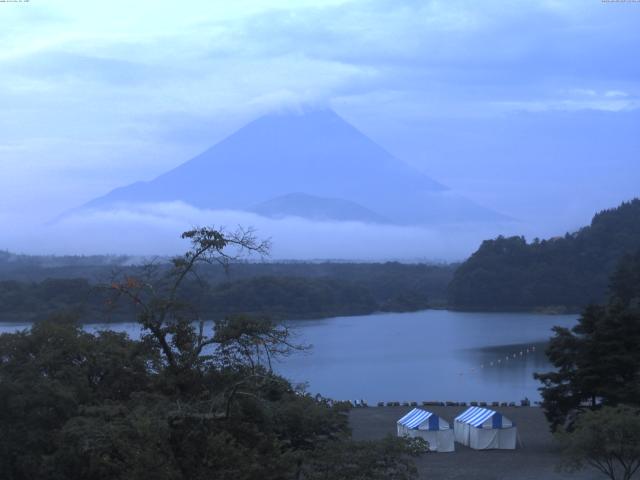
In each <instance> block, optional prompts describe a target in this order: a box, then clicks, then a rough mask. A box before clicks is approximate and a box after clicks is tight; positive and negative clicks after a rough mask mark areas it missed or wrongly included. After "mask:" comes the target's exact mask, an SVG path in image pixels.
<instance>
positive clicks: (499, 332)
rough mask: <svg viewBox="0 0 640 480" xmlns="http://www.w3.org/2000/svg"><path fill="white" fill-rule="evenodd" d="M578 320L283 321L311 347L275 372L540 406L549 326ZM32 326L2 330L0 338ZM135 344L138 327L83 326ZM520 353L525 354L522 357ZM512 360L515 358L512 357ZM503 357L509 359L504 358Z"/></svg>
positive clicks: (428, 315)
mask: <svg viewBox="0 0 640 480" xmlns="http://www.w3.org/2000/svg"><path fill="white" fill-rule="evenodd" d="M576 319H577V315H543V314H536V313H468V312H454V311H448V310H427V311H421V312H413V313H385V314H374V315H363V316H354V317H334V318H326V319H319V320H300V321H288V322H286V323H287V325H289V326H290V327H292V329H293V331H294V334H295V340H296V342H298V343H304V344H309V345H311V347H312V348H311V349H310V350H309V351H307V352H304V353H296V354H295V355H293V356H292V357H289V358H287V359H285V360H283V361H281V362H279V363H277V364H276V365H275V369H276V370H278V372H279V373H281V374H282V375H284V376H285V377H287V378H289V379H290V380H291V381H292V382H294V383H302V382H308V389H309V391H310V392H312V393H314V394H315V393H321V394H322V395H324V396H327V397H332V398H335V399H342V400H346V399H350V400H354V399H358V400H359V399H364V400H366V401H367V402H369V404H372V403H376V402H378V401H385V402H387V401H423V400H443V401H445V400H453V401H467V402H468V401H473V400H476V401H501V402H502V401H519V400H521V399H522V398H524V397H525V396H526V397H528V398H529V399H530V400H532V401H535V400H539V399H540V395H539V393H538V391H537V389H538V387H539V383H538V382H537V381H535V380H534V379H533V373H534V372H544V371H548V370H549V369H550V368H551V365H550V364H549V362H548V361H547V359H546V356H545V354H544V348H545V345H546V343H547V341H548V340H549V338H550V336H551V334H552V332H551V328H552V327H553V326H554V325H560V326H564V327H569V326H571V325H573V324H574V323H575V321H576ZM28 326H29V324H26V323H23V324H19V323H11V324H1V325H0V333H4V332H9V331H15V330H18V329H20V328H27V327H28ZM86 328H87V330H89V331H96V330H100V329H105V328H111V329H113V330H118V331H126V332H128V333H129V335H131V336H132V337H134V338H137V337H138V336H139V333H140V329H139V326H138V324H136V323H114V324H108V325H106V324H105V325H99V324H94V325H88V326H87V327H86ZM520 352H522V354H520ZM514 355H515V358H514ZM507 357H508V359H507Z"/></svg>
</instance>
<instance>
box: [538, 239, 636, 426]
mask: <svg viewBox="0 0 640 480" xmlns="http://www.w3.org/2000/svg"><path fill="white" fill-rule="evenodd" d="M610 293H611V297H610V300H609V303H608V304H607V305H606V306H595V305H594V306H589V307H587V308H586V309H585V310H584V312H583V313H582V316H581V318H580V319H579V321H578V324H577V325H576V326H575V327H573V328H572V329H566V328H560V327H555V329H554V331H555V336H554V337H553V338H552V339H551V342H550V344H549V347H548V349H547V355H548V357H549V359H550V360H551V363H552V364H553V365H554V366H555V367H556V370H555V371H554V372H549V373H544V374H536V378H538V379H539V380H540V381H541V382H542V383H543V387H542V388H541V392H542V397H543V407H544V408H545V412H546V414H547V417H548V419H549V420H550V422H551V424H552V428H554V429H555V428H557V427H558V426H560V425H563V424H565V423H566V422H567V421H568V420H571V418H572V416H575V414H577V413H579V412H581V411H583V410H585V409H592V408H598V407H599V406H600V405H617V404H630V405H639V404H640V349H638V345H640V251H639V252H638V253H636V254H635V255H630V256H627V257H625V258H624V259H623V260H622V261H621V263H620V266H619V268H618V270H617V271H616V272H615V274H614V275H613V276H612V281H611V292H610Z"/></svg>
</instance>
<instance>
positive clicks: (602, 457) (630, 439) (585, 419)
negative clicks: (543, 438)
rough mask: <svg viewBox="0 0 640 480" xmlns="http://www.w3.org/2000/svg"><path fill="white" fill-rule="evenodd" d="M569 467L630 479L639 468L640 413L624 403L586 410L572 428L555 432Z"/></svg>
mask: <svg viewBox="0 0 640 480" xmlns="http://www.w3.org/2000/svg"><path fill="white" fill-rule="evenodd" d="M558 438H559V439H560V441H561V444H562V447H563V451H564V454H565V461H564V464H563V466H564V467H565V468H566V469H567V470H570V471H576V470H581V469H583V468H584V467H585V466H587V465H588V466H591V467H593V468H596V469H597V470H599V471H600V472H602V473H603V474H604V475H606V476H607V477H608V478H610V479H611V480H617V479H621V480H630V479H631V478H632V476H633V475H634V473H635V472H636V471H638V469H640V414H639V412H638V410H637V409H635V408H630V407H626V406H619V407H603V408H601V409H600V410H597V411H590V412H586V413H585V414H584V415H581V416H580V417H579V418H578V419H577V420H576V423H575V426H574V428H573V430H572V431H571V432H562V433H561V434H559V435H558Z"/></svg>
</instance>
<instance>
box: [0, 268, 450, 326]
mask: <svg viewBox="0 0 640 480" xmlns="http://www.w3.org/2000/svg"><path fill="white" fill-rule="evenodd" d="M10 258H11V259H13V257H10ZM27 258H28V259H31V260H33V261H26V260H23V259H21V257H19V259H18V260H11V261H9V260H7V261H6V262H5V263H4V264H3V262H2V258H0V279H1V278H5V280H0V318H1V319H2V320H3V321H8V320H11V321H22V320H27V321H38V320H42V319H43V318H46V317H47V316H48V315H50V314H51V313H53V312H57V311H60V310H66V311H68V312H70V313H72V314H74V315H78V316H81V318H82V320H83V321H85V322H88V321H94V322H95V321H102V322H108V321H121V320H128V319H129V318H130V311H129V310H128V309H125V308H122V306H121V305H111V307H110V309H109V315H106V314H105V303H106V302H107V300H108V299H107V298H105V295H104V291H103V290H100V289H99V288H96V286H97V285H99V284H102V283H105V282H107V281H108V279H109V278H111V276H112V272H113V270H114V268H115V267H114V265H112V264H110V263H107V260H106V259H105V261H104V262H105V264H104V265H103V264H99V265H95V266H90V265H84V264H83V263H80V262H76V263H75V264H72V265H70V266H65V265H64V264H59V263H55V262H52V263H53V265H54V266H52V267H47V268H45V267H43V266H42V265H41V264H40V263H36V262H35V259H34V258H35V257H27ZM72 258H75V257H72ZM65 261H66V260H65ZM16 262H17V263H18V265H15V263H16ZM78 263H79V265H78ZM231 265H232V268H231V269H229V271H228V273H227V274H225V273H224V269H220V268H214V266H209V265H207V264H203V265H200V268H199V275H198V278H197V279H196V278H188V279H187V280H186V281H185V282H183V283H182V284H181V287H180V288H181V291H180V296H181V298H182V299H183V300H184V301H185V302H187V303H188V304H189V305H192V306H194V307H196V308H197V309H198V311H199V312H200V313H201V314H202V315H206V316H207V317H208V318H220V317H224V316H225V315H228V314H233V313H251V314H256V315H268V316H270V317H272V318H277V319H290V318H294V319H302V318H320V317H328V316H338V315H364V314H369V313H372V312H376V311H415V310H421V309H425V308H429V307H431V306H441V305H443V303H444V298H445V290H446V285H447V284H448V283H449V281H450V279H451V276H452V273H453V270H454V266H449V265H443V266H438V265H425V264H415V265H407V264H400V263H395V262H389V263H380V264H365V263H363V264H354V263H302V262H300V263H266V262H261V263H247V262H231ZM171 266H172V264H170V263H169V262H168V261H166V259H158V260H157V261H155V262H154V263H153V269H154V270H155V273H156V274H160V273H167V271H168V270H169V269H170V268H171ZM115 270H116V271H117V272H118V275H119V276H120V277H124V276H129V277H132V278H144V277H145V276H147V275H148V273H149V272H148V271H147V270H148V265H147V267H143V266H140V265H136V266H119V267H117V268H115ZM71 275H73V278H67V277H69V276H71ZM27 278H29V279H31V278H33V279H40V280H38V281H33V280H26V279H27Z"/></svg>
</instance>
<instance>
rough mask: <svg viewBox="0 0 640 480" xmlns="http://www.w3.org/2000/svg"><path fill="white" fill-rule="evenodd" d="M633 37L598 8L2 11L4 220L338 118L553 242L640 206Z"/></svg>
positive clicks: (627, 26) (242, 4)
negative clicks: (240, 132) (235, 137)
mask: <svg viewBox="0 0 640 480" xmlns="http://www.w3.org/2000/svg"><path fill="white" fill-rule="evenodd" d="M639 27H640V3H631V2H629V3H607V2H602V1H601V0H540V1H504V0H501V1H497V0H485V1H479V0H470V1H461V0H446V1H445V0H443V1H429V0H422V1H415V2H412V1H401V0H372V1H359V0H353V1H349V0H343V1H331V0H322V1H306V0H304V1H303V0H291V1H285V0H281V1H276V0H252V1H250V0H234V1H233V2H230V1H211V0H202V1H200V0H191V1H189V2H177V1H174V2H169V1H167V2H158V1H156V0H153V1H152V0H137V1H135V2H131V1H119V0H111V1H109V2H87V1H71V0H64V1H63V0H59V1H55V2H53V1H45V0H31V1H29V2H28V3H0V42H1V44H2V49H0V220H4V223H5V226H4V227H3V228H5V229H6V228H9V227H8V226H7V225H12V227H11V228H12V229H16V228H21V227H22V226H23V225H27V224H28V225H31V226H32V225H33V224H36V223H38V222H43V221H46V220H49V219H51V218H52V217H55V216H56V215H57V214H59V213H60V212H62V211H64V210H66V209H69V208H72V207H76V206H78V205H81V204H83V203H84V202H86V201H88V200H90V199H91V198H94V197H96V196H99V195H102V194H104V193H106V192H107V191H109V190H110V189H112V188H114V187H117V186H121V185H124V184H128V183H131V182H133V181H136V180H145V179H150V178H153V177H154V176H155V175H157V174H159V173H161V172H163V171H165V170H167V169H169V168H171V167H173V166H175V165H177V164H179V163H181V162H183V161H185V160H187V159H189V158H190V157H192V156H193V155H195V154H197V153H199V152H200V151H201V150H203V149H204V148H206V147H208V146H210V145H212V144H214V143H215V142H216V141H218V140H220V139H222V138H223V137H224V136H225V135H227V134H229V133H231V132H233V131H234V130H235V129H237V128H239V127H240V126H242V125H243V124H245V123H246V122H248V121H250V120H252V119H254V118H256V117H257V116H259V115H261V114H263V113H266V112H270V111H273V110H281V109H295V108H298V107H299V106H300V105H304V106H309V105H320V106H327V105H329V106H331V107H333V108H334V109H335V110H336V111H337V112H338V113H340V114H341V115H343V116H344V117H345V118H346V119H348V120H349V121H350V122H352V123H353V124H354V125H356V126H357V127H358V128H359V129H361V130H362V131H363V132H365V133H367V134H368V135H369V136H370V137H371V138H373V139H374V140H375V141H377V142H378V143H380V144H381V145H383V146H384V147H386V148H387V149H388V150H390V151H391V152H392V153H394V154H396V156H398V157H399V158H400V159H402V160H404V161H406V162H408V163H411V164H413V165H415V166H417V167H419V168H420V169H422V170H423V171H424V172H425V173H427V174H428V175H430V176H432V177H433V178H435V179H436V180H438V181H440V182H442V183H444V184H446V185H448V186H449V187H452V188H453V189H455V190H456V191H458V192H460V193H462V194H464V195H467V196H468V197H470V198H472V199H473V200H475V201H477V202H478V203H481V204H483V205H486V206H488V207H491V208H494V209H496V210H498V211H500V212H503V213H505V214H507V215H510V216H513V217H515V218H518V219H520V220H522V221H523V222H526V223H527V224H528V225H534V226H535V227H533V228H534V229H535V228H538V231H539V232H540V233H541V234H552V233H554V232H558V233H561V232H562V231H565V230H567V229H573V228H575V227H578V226H580V225H582V224H584V223H585V222H588V220H589V219H590V217H591V215H592V213H593V212H594V211H595V210H598V209H601V208H605V207H611V206H615V205H616V204H617V203H619V202H620V201H622V200H624V199H629V198H631V197H633V196H637V195H640V158H639V153H640V110H639V109H640V62H639V61H638V51H640V28H639ZM0 248H3V245H1V244H0Z"/></svg>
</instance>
